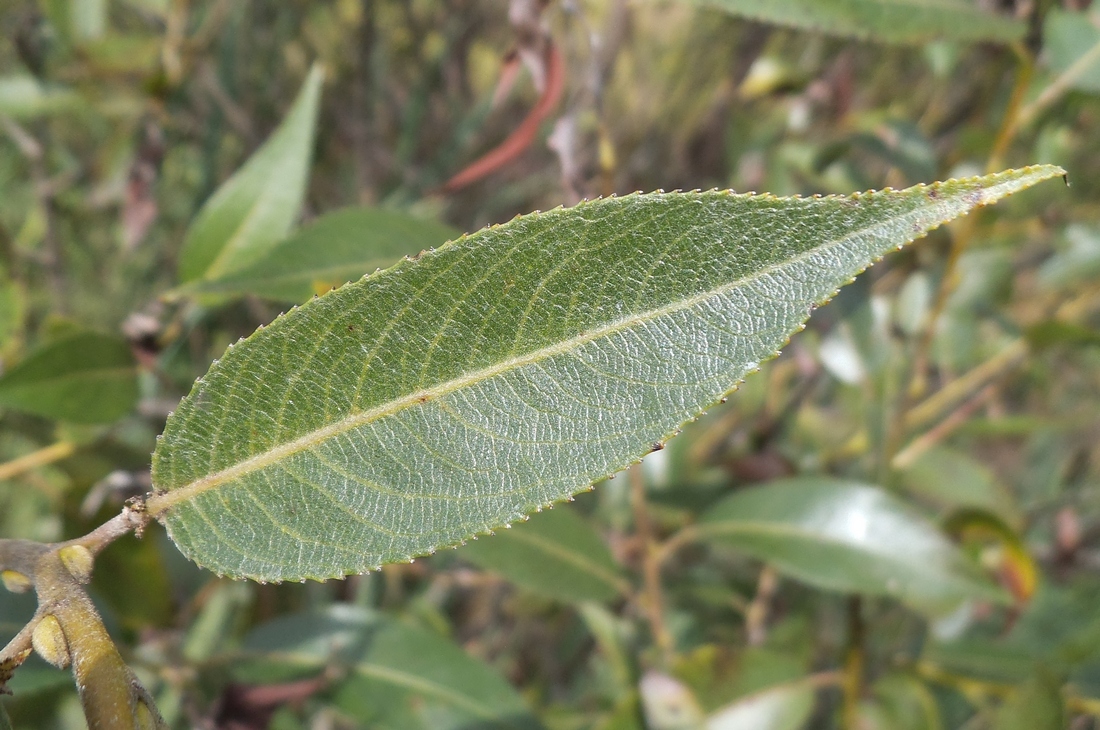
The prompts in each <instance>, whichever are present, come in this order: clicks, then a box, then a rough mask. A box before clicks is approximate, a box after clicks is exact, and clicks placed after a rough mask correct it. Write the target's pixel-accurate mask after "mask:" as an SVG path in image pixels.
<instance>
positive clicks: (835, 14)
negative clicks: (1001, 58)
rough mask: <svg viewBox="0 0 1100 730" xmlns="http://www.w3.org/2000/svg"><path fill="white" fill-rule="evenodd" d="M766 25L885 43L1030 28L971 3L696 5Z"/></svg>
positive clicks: (882, 0) (739, 0)
mask: <svg viewBox="0 0 1100 730" xmlns="http://www.w3.org/2000/svg"><path fill="white" fill-rule="evenodd" d="M694 2H697V3H699V4H705V5H710V6H712V7H716V8H720V9H722V10H725V11H727V12H730V13H733V14H735V15H740V16H742V17H746V18H752V19H753V20H758V21H761V22H764V23H775V24H776V25H785V26H790V27H794V28H803V29H806V30H816V31H821V32H823V33H829V34H833V35H841V36H851V37H855V38H865V39H868V40H874V41H881V42H884V43H922V42H926V41H930V40H936V39H944V40H959V41H1000V42H1003V43H1007V42H1009V41H1014V40H1019V39H1020V38H1022V37H1023V35H1024V32H1025V30H1026V28H1027V26H1025V25H1024V23H1022V22H1021V21H1018V20H1016V19H1014V18H1011V17H1008V16H1004V15H995V14H993V13H990V12H987V11H984V10H982V9H980V8H979V7H978V6H977V4H976V3H973V2H970V1H969V0H830V2H817V1H816V0H694Z"/></svg>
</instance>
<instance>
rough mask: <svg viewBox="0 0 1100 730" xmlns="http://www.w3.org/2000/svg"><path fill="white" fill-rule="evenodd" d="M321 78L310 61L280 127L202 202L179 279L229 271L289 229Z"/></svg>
mask: <svg viewBox="0 0 1100 730" xmlns="http://www.w3.org/2000/svg"><path fill="white" fill-rule="evenodd" d="M323 77H324V74H323V72H322V71H321V67H320V66H318V65H314V67H313V68H312V69H311V70H310V72H309V75H308V76H307V77H306V80H305V83H304V84H303V85H302V90H301V91H300V92H299V94H298V98H297V100H295V102H294V106H293V107H292V108H291V109H290V111H289V112H288V113H287V115H286V118H285V119H283V121H282V124H280V125H279V128H278V129H277V130H275V132H274V133H272V135H271V137H270V138H269V139H268V140H267V142H265V143H264V145H263V146H262V147H260V149H258V150H256V152H255V153H254V154H253V155H252V157H250V158H249V159H248V161H247V162H245V163H244V165H243V166H242V167H241V168H240V169H239V170H237V172H236V173H234V174H233V176H232V177H231V178H229V179H228V180H226V181H225V182H224V183H223V184H222V186H221V187H220V188H218V190H217V192H215V193H214V195H212V196H211V197H210V199H209V200H207V201H206V203H205V204H204V205H203V207H202V210H200V211H199V213H198V215H197V216H196V217H195V222H194V223H192V224H191V228H190V229H188V231H187V237H186V239H185V240H184V242H183V250H182V251H181V252H180V260H179V277H180V281H182V282H185V283H186V282H189V281H193V280H195V279H216V278H219V277H221V276H225V275H226V274H230V273H233V272H235V271H237V270H238V269H241V268H243V267H245V266H247V265H248V264H251V263H252V262H254V261H256V260H258V259H260V258H261V257H262V256H263V255H264V254H266V253H267V252H268V251H270V250H271V249H272V248H273V247H274V246H275V245H276V244H277V243H279V241H281V240H282V239H283V238H284V237H285V236H286V234H287V233H288V232H289V231H290V228H291V226H292V225H293V224H294V221H295V220H296V219H297V218H298V212H299V210H300V209H301V207H302V199H303V198H304V197H305V191H306V183H307V182H308V180H309V163H310V159H311V157H312V154H313V136H314V129H315V127H316V124H317V109H318V107H319V105H320V100H321V81H322V78H323Z"/></svg>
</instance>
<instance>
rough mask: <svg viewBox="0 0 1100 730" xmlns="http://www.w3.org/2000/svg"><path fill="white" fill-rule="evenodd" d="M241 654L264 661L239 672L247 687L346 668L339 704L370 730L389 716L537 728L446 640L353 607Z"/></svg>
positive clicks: (270, 630)
mask: <svg viewBox="0 0 1100 730" xmlns="http://www.w3.org/2000/svg"><path fill="white" fill-rule="evenodd" d="M244 650H245V652H246V653H247V652H256V653H257V656H258V657H262V658H258V659H257V660H255V661H254V662H251V663H248V664H246V665H244V666H243V667H241V668H239V669H238V670H237V676H238V678H240V679H246V680H251V681H255V680H256V679H257V678H260V677H265V675H266V679H267V681H271V677H272V676H280V675H281V676H287V675H291V676H293V675H295V674H301V673H311V674H316V673H318V672H319V671H321V670H322V669H323V668H324V667H326V666H329V665H330V664H333V663H336V664H337V665H343V666H346V667H347V668H348V669H349V670H350V671H351V674H352V676H351V678H350V679H349V680H348V682H347V683H346V684H345V685H344V686H343V688H342V689H340V690H338V692H337V701H338V703H339V704H342V705H352V706H355V710H354V712H355V714H356V716H358V717H361V718H363V719H364V721H366V722H367V724H369V725H370V726H371V727H375V726H381V727H391V726H392V725H391V724H390V721H389V719H388V718H387V715H392V714H397V715H398V716H400V717H406V718H408V717H414V718H418V719H419V721H420V725H421V726H422V727H425V728H441V729H442V728H464V727H465V728H471V727H485V728H490V727H492V728H534V727H538V723H537V722H536V721H535V720H534V719H533V718H532V717H531V715H530V711H529V710H528V709H527V706H526V705H525V704H524V702H523V700H522V699H521V698H520V696H519V695H518V694H517V693H516V691H515V690H514V689H512V687H511V686H510V685H509V684H508V683H507V682H505V681H504V680H503V679H502V678H501V677H500V676H499V675H498V674H496V673H495V672H494V671H493V670H491V669H490V668H489V667H487V666H485V665H484V664H482V663H481V662H479V661H477V660H475V659H473V658H472V657H470V656H469V655H467V654H466V653H465V652H464V651H462V650H461V649H459V648H458V647H457V646H455V645H454V644H452V643H451V642H449V641H447V640H446V639H444V638H442V637H440V636H435V635H433V634H430V633H428V632H426V631H424V630H422V629H417V628H414V627H411V626H406V625H404V624H401V623H398V622H397V621H393V620H391V619H387V618H384V617H382V616H380V615H378V614H374V613H371V612H368V611H366V610H363V609H360V608H356V607H353V606H348V605H334V606H332V607H330V608H329V609H328V610H326V611H324V612H320V613H311V614H299V615H296V616H288V617H286V618H281V619H277V620H275V621H273V622H271V623H269V624H265V625H264V626H261V627H259V628H258V629H256V630H255V631H253V632H252V633H251V634H250V635H249V636H248V637H247V638H246V639H245V643H244ZM272 671H274V672H275V673H274V674H272ZM376 723H377V725H376ZM406 727H408V726H406Z"/></svg>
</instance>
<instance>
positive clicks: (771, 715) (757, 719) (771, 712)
mask: <svg viewBox="0 0 1100 730" xmlns="http://www.w3.org/2000/svg"><path fill="white" fill-rule="evenodd" d="M813 711H814V686H813V684H811V683H810V682H808V681H799V682H791V683H790V684H783V685H779V686H777V687H769V688H768V689H766V690H763V691H761V692H756V693H754V694H751V695H748V696H746V697H741V698H739V699H737V700H736V701H735V702H731V703H730V704H728V705H726V706H725V707H723V708H722V709H720V710H717V711H715V712H714V713H712V714H711V715H710V716H709V717H707V721H706V730H798V729H799V728H801V727H804V726H805V725H806V721H807V720H809V719H810V715H811V714H812V713H813Z"/></svg>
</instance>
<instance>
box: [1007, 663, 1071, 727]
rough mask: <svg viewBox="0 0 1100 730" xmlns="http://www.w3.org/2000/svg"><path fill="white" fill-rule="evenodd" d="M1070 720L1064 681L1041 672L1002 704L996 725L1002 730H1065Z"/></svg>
mask: <svg viewBox="0 0 1100 730" xmlns="http://www.w3.org/2000/svg"><path fill="white" fill-rule="evenodd" d="M1067 719H1068V718H1066V712H1065V700H1064V698H1063V697H1062V682H1061V681H1060V679H1059V678H1058V677H1056V676H1054V675H1052V674H1050V673H1049V672H1046V671H1042V670H1040V671H1038V672H1036V674H1035V675H1034V676H1032V677H1031V678H1030V679H1028V681H1027V682H1025V683H1024V684H1023V685H1022V686H1020V687H1018V688H1016V690H1015V692H1013V693H1012V695H1011V696H1010V697H1009V698H1008V700H1007V701H1006V702H1005V703H1004V704H1003V705H1001V707H1000V708H999V710H998V712H997V719H996V720H995V722H994V725H993V726H994V727H996V728H999V730H1062V728H1065V727H1067V725H1066V722H1067Z"/></svg>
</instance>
